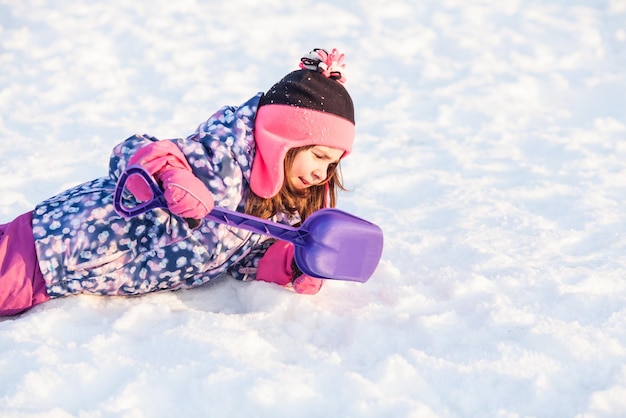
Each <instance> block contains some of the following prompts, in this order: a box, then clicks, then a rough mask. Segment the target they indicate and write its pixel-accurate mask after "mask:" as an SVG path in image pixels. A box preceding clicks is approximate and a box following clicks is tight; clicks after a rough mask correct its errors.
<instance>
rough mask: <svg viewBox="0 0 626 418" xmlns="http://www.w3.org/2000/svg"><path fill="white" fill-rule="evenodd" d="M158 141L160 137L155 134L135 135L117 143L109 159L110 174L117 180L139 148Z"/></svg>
mask: <svg viewBox="0 0 626 418" xmlns="http://www.w3.org/2000/svg"><path fill="white" fill-rule="evenodd" d="M156 141H158V139H157V138H155V137H153V136H149V135H133V136H131V137H130V138H127V139H126V140H124V141H122V142H120V143H119V144H117V145H116V146H115V147H114V148H113V151H112V153H111V158H110V159H109V176H110V177H111V178H112V179H113V181H117V180H118V179H119V178H120V176H121V175H122V173H123V172H124V170H126V166H127V165H128V160H130V157H132V156H133V154H134V153H135V152H136V151H137V150H138V149H140V148H143V147H145V146H146V145H148V144H151V143H153V142H156Z"/></svg>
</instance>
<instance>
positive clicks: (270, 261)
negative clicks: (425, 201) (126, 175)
mask: <svg viewBox="0 0 626 418" xmlns="http://www.w3.org/2000/svg"><path fill="white" fill-rule="evenodd" d="M343 57H344V56H343V54H339V53H338V51H337V50H333V51H332V52H331V53H328V52H327V51H325V50H323V49H315V50H313V51H311V52H310V53H309V54H307V55H306V56H305V57H303V58H302V59H301V62H300V69H299V70H296V71H293V72H291V73H290V74H288V75H286V76H285V77H284V78H283V79H282V80H280V81H279V82H278V83H276V84H275V85H274V86H273V87H272V88H270V90H269V91H267V92H266V93H264V94H263V93H258V94H257V95H256V96H254V97H252V98H251V99H249V100H248V101H247V102H245V103H244V104H243V105H241V106H239V107H232V106H226V107H223V108H222V109H220V110H219V111H217V112H216V113H215V114H213V115H212V116H211V117H209V119H208V120H207V121H205V122H204V123H202V124H201V125H200V126H199V127H198V128H197V130H196V132H195V133H193V134H192V135H190V136H189V137H187V138H185V139H182V138H180V139H171V140H161V141H160V140H157V139H156V138H154V137H151V136H147V135H135V136H132V137H130V138H128V139H127V140H125V141H124V142H122V143H120V144H118V145H117V146H116V147H115V148H114V149H113V153H112V156H111V158H110V163H109V175H108V176H107V177H102V178H98V179H95V180H93V181H90V182H87V183H84V184H81V185H79V186H76V187H74V188H72V189H70V190H67V191H65V192H62V193H61V194H59V195H57V196H54V197H52V198H50V199H48V200H45V201H44V202H41V203H40V204H39V205H37V206H36V207H35V209H34V210H33V211H32V212H28V213H26V214H23V215H21V216H19V217H18V218H16V219H15V220H14V221H12V222H11V223H8V224H5V225H0V315H14V314H17V313H20V312H23V311H25V310H27V309H29V308H31V307H32V306H35V305H37V304H39V303H42V302H45V301H47V300H49V299H50V298H57V297H62V296H67V295H73V294H78V293H91V294H99V295H140V294H144V293H149V292H154V291H159V290H165V289H167V290H175V289H182V288H192V287H196V286H200V285H202V284H204V283H207V282H208V281H210V280H211V279H213V278H215V277H217V276H218V275H220V274H222V273H225V272H226V273H229V274H231V275H232V276H234V277H235V278H237V279H239V280H263V281H267V282H274V283H277V284H279V285H281V286H285V287H289V288H292V289H293V290H294V291H295V292H297V293H305V294H314V293H317V292H318V291H319V289H320V287H321V286H322V282H323V280H322V278H315V277H310V276H307V275H304V274H302V272H300V271H299V270H298V268H297V266H296V265H295V263H294V262H293V244H291V243H288V242H285V241H278V240H274V239H270V238H268V237H266V236H263V235H259V234H255V233H251V232H247V231H244V230H241V229H238V228H233V227H229V226H225V225H221V224H217V223H214V222H212V221H208V220H205V219H203V217H204V216H205V215H206V214H207V213H209V212H210V211H211V209H212V208H213V207H214V205H219V206H221V207H224V208H228V209H231V210H237V211H240V212H245V213H248V214H252V215H254V216H257V217H261V218H265V219H271V220H273V221H275V222H280V223H285V224H290V225H296V224H298V223H300V222H301V221H302V220H304V219H305V218H306V217H307V216H308V215H310V214H311V213H313V212H314V211H316V210H318V209H320V208H323V207H327V206H330V207H333V206H335V202H336V195H337V191H338V189H343V187H342V184H341V178H340V174H339V170H338V164H339V162H340V160H341V159H342V158H343V157H345V156H346V155H348V154H349V153H350V151H351V149H352V144H353V141H354V106H353V103H352V99H351V98H350V96H349V94H348V92H347V91H346V90H345V88H344V87H343V83H344V82H345V73H344V71H345V67H344V64H343ZM133 164H139V165H141V166H143V167H144V168H145V169H146V170H147V171H148V172H149V173H150V174H152V175H153V177H154V178H155V179H156V180H157V181H158V182H159V184H160V186H161V188H162V189H163V190H164V193H165V198H166V200H167V203H168V210H161V209H155V210H151V211H148V212H146V213H144V214H142V215H139V216H137V217H134V218H131V219H125V218H123V217H120V216H119V215H118V214H117V213H116V212H115V210H114V205H113V193H114V190H115V187H116V182H117V180H118V178H119V177H120V175H121V174H122V172H123V171H124V170H125V168H126V167H127V166H129V165H133ZM126 186H127V192H126V193H125V197H124V198H125V199H126V200H125V203H126V204H127V205H132V204H134V203H137V202H138V201H142V200H146V199H149V198H150V191H149V189H148V187H147V185H146V184H145V183H144V182H143V181H142V180H141V179H139V178H133V177H131V178H130V179H129V180H128V182H127V184H126Z"/></svg>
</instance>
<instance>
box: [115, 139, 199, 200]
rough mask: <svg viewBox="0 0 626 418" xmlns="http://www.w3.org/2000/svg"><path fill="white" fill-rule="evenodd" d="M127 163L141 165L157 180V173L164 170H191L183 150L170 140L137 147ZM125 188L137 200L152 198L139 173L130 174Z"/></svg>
mask: <svg viewBox="0 0 626 418" xmlns="http://www.w3.org/2000/svg"><path fill="white" fill-rule="evenodd" d="M128 165H129V166H131V165H141V166H142V167H143V168H144V169H145V170H146V171H147V172H148V173H150V174H151V175H152V176H154V178H155V179H157V180H159V174H160V173H161V172H163V171H165V170H168V169H172V168H178V169H182V170H187V171H191V166H190V165H189V163H188V162H187V159H186V158H185V155H184V154H183V152H182V151H181V150H180V149H179V148H178V147H177V146H176V144H174V143H173V142H171V141H157V142H153V143H151V144H149V145H146V146H145V147H143V148H141V149H139V150H138V151H137V152H135V154H134V155H133V156H132V157H130V159H129V160H128ZM126 188H128V190H129V191H130V192H131V193H132V194H133V195H134V196H135V197H136V198H137V199H139V200H141V201H146V200H149V199H151V198H152V192H151V191H150V187H148V185H147V184H146V182H145V181H144V180H143V178H141V177H140V176H139V175H134V176H130V177H129V178H128V181H127V182H126Z"/></svg>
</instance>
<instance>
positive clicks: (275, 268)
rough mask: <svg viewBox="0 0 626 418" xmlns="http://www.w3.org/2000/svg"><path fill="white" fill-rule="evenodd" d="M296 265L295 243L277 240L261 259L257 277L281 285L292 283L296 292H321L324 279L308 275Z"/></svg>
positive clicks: (311, 293)
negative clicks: (294, 258) (294, 255)
mask: <svg viewBox="0 0 626 418" xmlns="http://www.w3.org/2000/svg"><path fill="white" fill-rule="evenodd" d="M294 265H295V263H294V262H293V244H292V243H290V242H287V241H276V242H275V243H274V244H272V245H271V246H270V247H269V248H268V249H267V251H266V252H265V255H264V256H263V257H262V258H261V261H259V267H258V269H257V273H256V279H257V280H262V281H264V282H271V283H276V284H279V285H281V286H288V285H289V284H290V283H291V284H292V286H293V290H294V291H295V292H296V293H301V294H306V295H314V294H316V293H317V292H319V290H320V288H321V287H322V283H323V282H324V280H323V279H318V278H315V277H311V276H307V275H306V274H303V273H302V272H301V271H300V270H299V269H298V268H297V266H295V267H294Z"/></svg>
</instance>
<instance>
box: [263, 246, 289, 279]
mask: <svg viewBox="0 0 626 418" xmlns="http://www.w3.org/2000/svg"><path fill="white" fill-rule="evenodd" d="M291 260H293V244H292V243H290V242H287V241H276V242H275V243H274V244H272V245H271V246H270V247H269V248H268V249H267V251H266V252H265V254H264V255H263V257H262V258H261V260H260V261H259V268H258V269H257V271H256V279H257V280H262V281H264V282H271V283H277V284H279V285H281V286H286V285H288V284H289V283H291V280H292V276H293V269H292V268H291Z"/></svg>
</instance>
